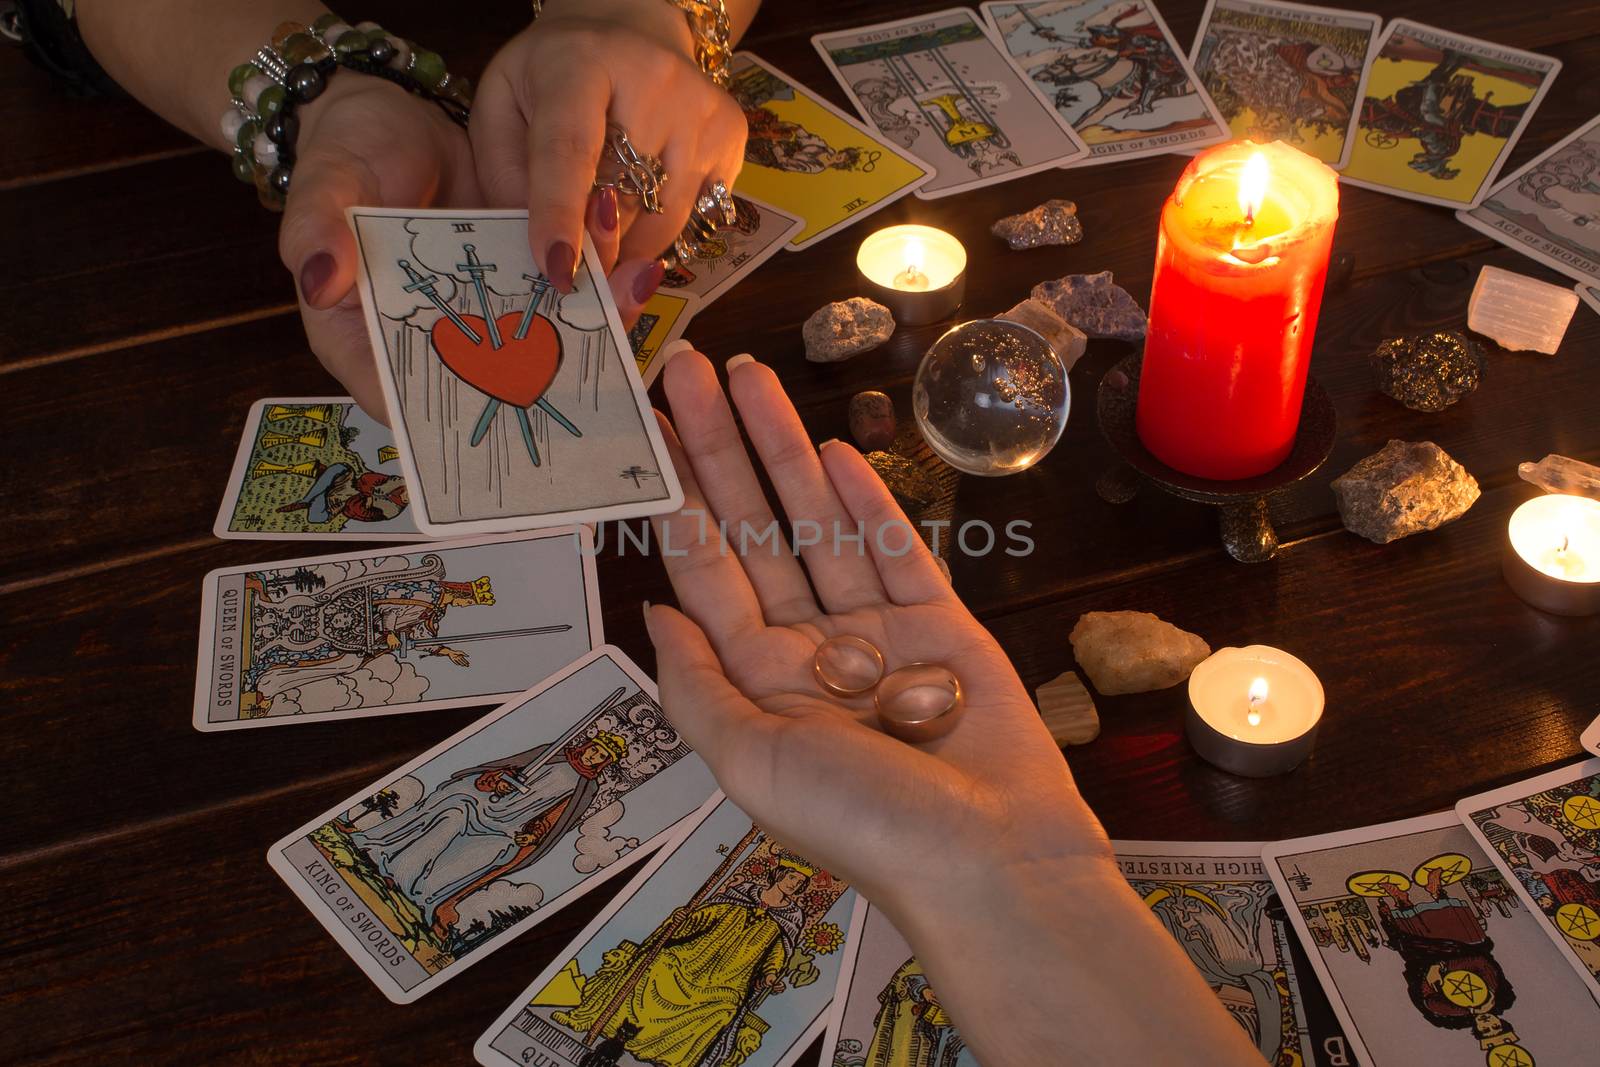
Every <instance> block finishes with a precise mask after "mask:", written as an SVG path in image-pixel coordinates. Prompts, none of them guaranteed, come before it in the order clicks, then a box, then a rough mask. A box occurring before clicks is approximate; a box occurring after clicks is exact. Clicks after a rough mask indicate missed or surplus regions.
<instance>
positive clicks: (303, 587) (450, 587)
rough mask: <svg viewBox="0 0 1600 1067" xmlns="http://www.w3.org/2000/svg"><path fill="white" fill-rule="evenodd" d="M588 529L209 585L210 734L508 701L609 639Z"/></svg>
mask: <svg viewBox="0 0 1600 1067" xmlns="http://www.w3.org/2000/svg"><path fill="white" fill-rule="evenodd" d="M602 640H603V638H602V637H601V633H600V597H599V593H598V592H597V591H596V586H595V552H594V546H593V541H592V540H591V537H590V533H589V531H588V529H586V528H584V527H568V528H566V529H557V530H546V531H543V532H541V533H538V534H533V535H522V536H500V537H485V538H477V539H474V540H470V541H452V542H449V543H446V544H438V545H418V546H414V547H408V548H407V549H406V550H403V551H400V550H395V549H382V550H379V551H375V552H351V553H346V554H343V555H337V556H315V557H312V558H309V559H290V560H278V561H274V562H272V563H256V564H251V565H249V566H244V567H228V568H224V569H222V570H215V571H212V572H211V573H210V574H208V575H206V580H205V586H204V590H203V593H202V600H201V606H200V653H199V667H198V669H197V670H196V678H195V699H194V725H195V729H197V730H238V729H244V728H247V727H253V726H281V725H283V724H285V723H303V722H319V721H322V720H325V719H356V718H362V717H364V716H368V715H389V714H393V713H395V712H401V711H429V710H431V709H434V708H459V707H468V706H472V705H475V704H477V705H482V704H498V703H500V702H501V701H503V700H505V699H507V698H508V697H511V696H514V695H516V694H517V693H520V692H522V691H523V690H524V689H526V688H528V686H530V685H532V684H534V683H535V682H537V681H539V680H540V679H541V678H545V677H547V676H548V675H551V674H554V673H555V672H556V671H557V670H559V669H561V668H562V667H564V666H566V665H567V664H568V663H571V662H572V661H573V660H575V659H577V658H578V657H579V656H582V655H584V654H585V653H587V652H588V651H589V650H590V649H592V648H594V647H595V646H596V645H598V644H600V642H601V641H602Z"/></svg>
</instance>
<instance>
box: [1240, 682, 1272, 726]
mask: <svg viewBox="0 0 1600 1067" xmlns="http://www.w3.org/2000/svg"><path fill="white" fill-rule="evenodd" d="M1266 699H1267V680H1266V679H1265V678H1257V679H1256V680H1255V681H1253V682H1251V683H1250V710H1249V712H1247V713H1246V714H1245V721H1246V722H1248V723H1249V724H1250V725H1251V726H1260V725H1261V705H1262V704H1263V703H1265V702H1266Z"/></svg>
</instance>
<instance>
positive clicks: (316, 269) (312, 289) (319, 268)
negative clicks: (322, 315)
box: [300, 252, 337, 305]
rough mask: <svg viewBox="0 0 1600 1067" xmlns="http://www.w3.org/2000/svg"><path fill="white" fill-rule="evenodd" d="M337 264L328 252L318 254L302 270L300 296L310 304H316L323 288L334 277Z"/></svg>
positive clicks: (306, 262) (307, 261)
mask: <svg viewBox="0 0 1600 1067" xmlns="http://www.w3.org/2000/svg"><path fill="white" fill-rule="evenodd" d="M336 266H337V264H335V263H334V261H333V256H331V255H329V254H328V253H327V252H318V253H316V254H315V255H313V256H312V257H311V258H310V259H308V260H306V261H305V264H304V265H303V266H302V267H301V268H300V296H301V298H302V299H304V300H305V302H306V303H308V304H313V305H314V304H316V302H317V298H318V297H319V296H321V295H322V290H323V288H324V287H325V286H326V285H327V284H328V281H329V279H331V278H332V277H333V272H334V269H335V268H336Z"/></svg>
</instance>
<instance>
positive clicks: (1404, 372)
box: [1370, 330, 1483, 411]
mask: <svg viewBox="0 0 1600 1067" xmlns="http://www.w3.org/2000/svg"><path fill="white" fill-rule="evenodd" d="M1370 362H1371V364H1372V373H1373V376H1374V377H1375V378H1376V379H1377V384H1378V391H1379V392H1380V393H1383V394H1384V395H1385V396H1390V397H1393V398H1394V399H1396V400H1398V401H1400V403H1402V404H1404V405H1405V406H1406V407H1408V408H1410V409H1411V410H1412V411H1443V410H1444V409H1445V408H1447V407H1449V406H1450V405H1451V404H1454V403H1455V402H1456V401H1457V400H1460V399H1461V398H1462V397H1464V396H1466V395H1468V394H1469V393H1471V392H1472V391H1473V390H1474V389H1476V388H1478V381H1479V379H1480V377H1481V376H1482V374H1483V352H1482V350H1481V349H1480V348H1479V347H1478V344H1477V342H1475V341H1473V340H1472V339H1471V338H1469V337H1468V336H1467V335H1466V334H1464V333H1462V332H1461V331H1460V330H1439V331H1436V332H1434V333H1424V334H1417V335H1416V336H1415V337H1401V338H1397V339H1395V340H1390V341H1384V342H1382V343H1381V344H1379V345H1378V350H1377V351H1376V352H1374V353H1373V354H1372V357H1371V359H1370Z"/></svg>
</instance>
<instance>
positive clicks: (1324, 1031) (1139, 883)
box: [1111, 841, 1348, 1067]
mask: <svg viewBox="0 0 1600 1067" xmlns="http://www.w3.org/2000/svg"><path fill="white" fill-rule="evenodd" d="M1111 848H1112V851H1113V852H1115V853H1116V857H1117V866H1118V868H1119V869H1120V870H1121V871H1122V876H1123V877H1124V878H1126V879H1127V880H1128V884H1129V885H1131V886H1132V887H1133V891H1134V892H1135V893H1137V894H1139V897H1140V898H1141V899H1142V900H1143V901H1144V903H1145V906H1146V907H1148V908H1149V909H1150V911H1151V914H1153V915H1154V916H1155V917H1156V918H1157V919H1158V920H1159V921H1160V922H1161V925H1162V926H1164V927H1166V929H1167V932H1168V933H1170V934H1171V935H1172V937H1173V940H1175V941H1177V942H1178V945H1179V946H1180V947H1181V948H1182V949H1183V951H1184V953H1185V954H1186V955H1187V956H1188V957H1189V960H1190V962H1192V963H1193V964H1194V965H1195V969H1196V970H1198V971H1199V972H1200V974H1201V977H1203V978H1204V979H1205V980H1206V982H1207V983H1208V984H1209V985H1210V986H1211V988H1212V990H1213V991H1214V992H1215V993H1216V994H1217V998H1218V999H1219V1000H1221V1001H1222V1006H1223V1007H1225V1008H1227V1009H1228V1014H1229V1015H1232V1016H1233V1018H1234V1020H1235V1021H1237V1022H1238V1024H1239V1025H1240V1026H1242V1027H1243V1028H1244V1030H1245V1033H1247V1034H1249V1035H1250V1039H1251V1040H1252V1041H1253V1042H1255V1046H1256V1048H1257V1049H1258V1050H1259V1051H1260V1053H1261V1055H1262V1057H1263V1058H1264V1059H1265V1060H1266V1061H1267V1062H1268V1063H1270V1064H1275V1065H1280V1067H1291V1065H1293V1067H1299V1065H1301V1064H1316V1063H1327V1064H1331V1063H1335V1062H1340V1060H1339V1053H1340V1052H1341V1051H1342V1049H1343V1037H1342V1035H1341V1034H1340V1033H1339V1027H1338V1025H1337V1024H1336V1023H1335V1022H1334V1021H1333V1018H1332V1017H1331V1014H1330V1012H1329V1009H1328V1003H1327V1000H1326V998H1325V997H1323V995H1322V992H1321V990H1320V989H1318V988H1317V982H1316V979H1315V978H1314V977H1312V976H1311V975H1309V974H1307V973H1306V970H1305V962H1304V959H1303V957H1301V956H1300V955H1299V954H1298V953H1296V952H1295V951H1294V944H1293V942H1294V935H1293V934H1291V933H1290V931H1289V928H1288V916H1287V915H1286V914H1285V912H1284V908H1283V904H1282V903H1281V902H1280V901H1279V899H1278V893H1277V890H1276V889H1274V888H1273V885H1272V881H1271V879H1269V878H1268V877H1267V872H1266V870H1265V869H1264V868H1263V867H1262V864H1261V846H1260V844H1258V843H1255V842H1235V841H1211V842H1179V841H1113V842H1112V843H1111ZM1343 1062H1348V1060H1345V1061H1343Z"/></svg>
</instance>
